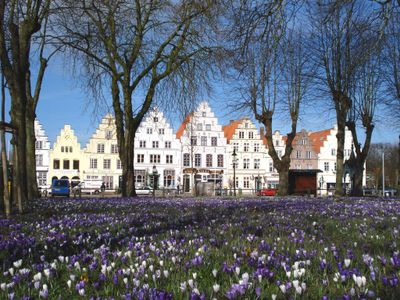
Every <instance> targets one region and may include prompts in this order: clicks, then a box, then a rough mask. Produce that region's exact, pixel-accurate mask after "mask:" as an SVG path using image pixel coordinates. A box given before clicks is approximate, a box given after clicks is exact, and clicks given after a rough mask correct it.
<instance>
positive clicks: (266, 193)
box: [257, 188, 278, 196]
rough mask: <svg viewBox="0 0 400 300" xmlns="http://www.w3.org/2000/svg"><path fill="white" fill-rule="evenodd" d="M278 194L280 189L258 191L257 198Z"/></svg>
mask: <svg viewBox="0 0 400 300" xmlns="http://www.w3.org/2000/svg"><path fill="white" fill-rule="evenodd" d="M277 193H278V189H273V188H269V189H262V190H259V191H257V196H276V194H277Z"/></svg>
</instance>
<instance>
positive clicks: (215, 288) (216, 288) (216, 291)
mask: <svg viewBox="0 0 400 300" xmlns="http://www.w3.org/2000/svg"><path fill="white" fill-rule="evenodd" d="M219 288H220V286H219V284H217V283H216V284H214V285H213V290H214V293H218V291H219Z"/></svg>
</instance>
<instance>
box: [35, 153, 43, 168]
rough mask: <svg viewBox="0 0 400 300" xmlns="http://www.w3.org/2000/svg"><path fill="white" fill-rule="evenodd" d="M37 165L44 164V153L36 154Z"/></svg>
mask: <svg viewBox="0 0 400 300" xmlns="http://www.w3.org/2000/svg"><path fill="white" fill-rule="evenodd" d="M36 165H37V166H38V167H41V166H43V155H42V154H36Z"/></svg>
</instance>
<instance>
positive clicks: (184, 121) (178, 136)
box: [176, 112, 194, 139]
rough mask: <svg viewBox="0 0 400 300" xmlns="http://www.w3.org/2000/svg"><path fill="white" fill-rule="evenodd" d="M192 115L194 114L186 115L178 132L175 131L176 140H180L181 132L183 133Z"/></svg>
mask: <svg viewBox="0 0 400 300" xmlns="http://www.w3.org/2000/svg"><path fill="white" fill-rule="evenodd" d="M193 114H194V113H193V112H191V113H190V114H188V115H187V116H186V117H185V119H184V120H183V122H182V124H181V126H179V128H178V130H177V132H176V138H177V139H180V138H181V137H182V135H183V132H184V131H185V128H186V124H187V123H189V122H190V119H191V118H192V116H193Z"/></svg>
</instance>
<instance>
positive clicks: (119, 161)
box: [117, 159, 122, 170]
mask: <svg viewBox="0 0 400 300" xmlns="http://www.w3.org/2000/svg"><path fill="white" fill-rule="evenodd" d="M117 169H118V170H120V169H122V164H121V160H120V159H117Z"/></svg>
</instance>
